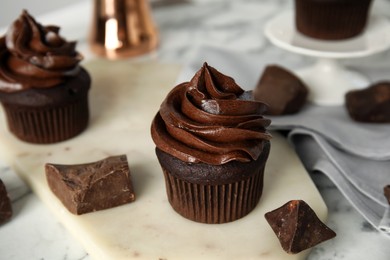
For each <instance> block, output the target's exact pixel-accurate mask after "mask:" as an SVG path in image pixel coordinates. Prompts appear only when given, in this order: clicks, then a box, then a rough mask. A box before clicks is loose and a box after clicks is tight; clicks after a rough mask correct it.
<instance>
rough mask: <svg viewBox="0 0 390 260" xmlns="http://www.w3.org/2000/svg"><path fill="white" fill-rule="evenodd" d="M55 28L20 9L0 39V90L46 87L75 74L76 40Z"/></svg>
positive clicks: (77, 57) (77, 67) (79, 59)
mask: <svg viewBox="0 0 390 260" xmlns="http://www.w3.org/2000/svg"><path fill="white" fill-rule="evenodd" d="M59 30H60V28H59V27H56V26H42V25H41V24H39V23H37V22H36V21H35V20H34V18H33V17H31V16H30V15H29V14H28V12H27V11H23V12H22V14H21V15H20V17H19V18H18V19H17V20H16V21H15V22H14V23H13V24H12V25H11V26H10V28H9V29H8V31H7V33H6V34H5V36H3V37H2V38H0V91H4V92H15V91H20V90H25V89H29V88H48V87H52V86H55V85H58V84H60V83H62V82H63V81H64V80H65V79H66V77H72V76H75V75H77V74H78V72H79V71H80V66H79V65H78V64H79V62H80V61H81V59H82V57H81V55H80V54H79V53H77V51H76V50H75V47H76V42H67V41H66V40H65V39H64V38H62V37H61V36H60V35H59Z"/></svg>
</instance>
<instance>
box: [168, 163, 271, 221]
mask: <svg viewBox="0 0 390 260" xmlns="http://www.w3.org/2000/svg"><path fill="white" fill-rule="evenodd" d="M163 172H164V177H165V183H166V189H167V195H168V200H169V203H170V204H171V206H172V207H173V209H174V210H175V211H176V212H178V213H179V214H180V215H182V216H183V217H185V218H187V219H190V220H193V221H196V222H202V223H208V224H220V223H226V222H231V221H234V220H237V219H239V218H242V217H244V216H245V215H247V214H248V213H249V212H251V211H252V210H253V209H254V208H255V207H256V205H257V203H258V202H259V200H260V197H261V194H262V191H263V176H264V166H263V167H262V168H260V170H259V172H257V173H255V174H252V176H250V177H248V178H247V179H245V180H242V181H238V182H234V183H229V184H221V185H204V184H197V183H190V182H187V181H183V180H180V179H179V178H177V177H175V176H174V175H172V174H170V173H169V172H168V171H167V170H166V169H163Z"/></svg>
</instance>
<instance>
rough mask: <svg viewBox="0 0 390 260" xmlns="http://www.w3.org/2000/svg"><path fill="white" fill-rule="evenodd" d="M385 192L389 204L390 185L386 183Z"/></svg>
mask: <svg viewBox="0 0 390 260" xmlns="http://www.w3.org/2000/svg"><path fill="white" fill-rule="evenodd" d="M383 194H384V195H385V197H386V199H387V202H389V205H390V185H386V186H385V187H384V188H383Z"/></svg>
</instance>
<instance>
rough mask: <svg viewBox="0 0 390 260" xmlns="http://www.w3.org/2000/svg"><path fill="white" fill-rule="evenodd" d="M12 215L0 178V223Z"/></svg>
mask: <svg viewBox="0 0 390 260" xmlns="http://www.w3.org/2000/svg"><path fill="white" fill-rule="evenodd" d="M11 217H12V206H11V200H10V199H9V197H8V194H7V190H6V188H5V185H4V183H3V181H2V180H0V224H3V223H4V222H6V221H7V220H9V219H10V218H11Z"/></svg>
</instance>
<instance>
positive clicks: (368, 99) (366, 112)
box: [345, 81, 390, 123]
mask: <svg viewBox="0 0 390 260" xmlns="http://www.w3.org/2000/svg"><path fill="white" fill-rule="evenodd" d="M345 105H346V107H347V110H348V113H349V116H350V117H351V118H352V119H354V120H356V121H360V122H368V123H389V122H390V82H385V81H383V82H378V83H375V84H373V85H371V86H369V87H367V88H365V89H361V90H352V91H349V92H348V93H347V94H346V95H345Z"/></svg>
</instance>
